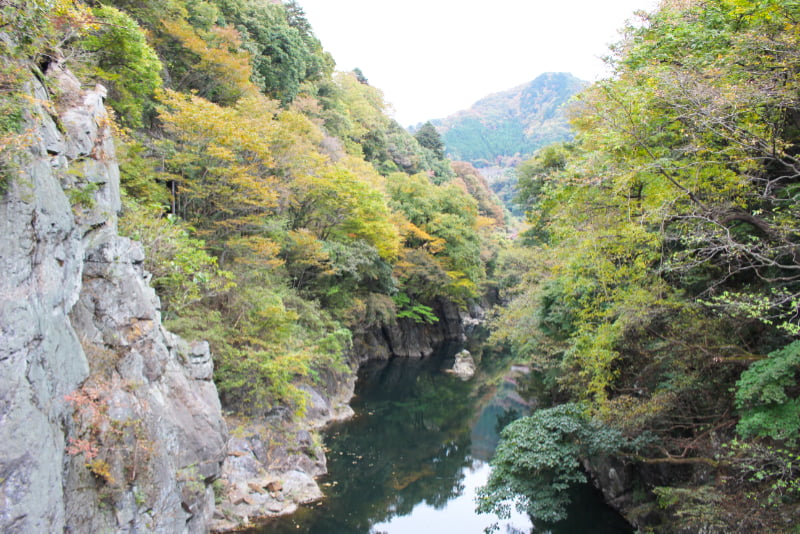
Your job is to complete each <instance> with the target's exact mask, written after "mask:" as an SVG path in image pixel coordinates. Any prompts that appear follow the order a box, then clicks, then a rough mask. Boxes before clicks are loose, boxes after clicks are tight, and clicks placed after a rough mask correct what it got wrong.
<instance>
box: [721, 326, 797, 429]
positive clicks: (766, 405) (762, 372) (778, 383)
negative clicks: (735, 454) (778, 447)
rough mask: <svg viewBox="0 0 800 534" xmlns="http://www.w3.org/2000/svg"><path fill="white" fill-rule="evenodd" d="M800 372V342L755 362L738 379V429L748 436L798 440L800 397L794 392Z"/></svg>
mask: <svg viewBox="0 0 800 534" xmlns="http://www.w3.org/2000/svg"><path fill="white" fill-rule="evenodd" d="M798 372H800V341H795V342H793V343H791V344H789V345H787V346H786V347H784V348H782V349H780V350H777V351H775V352H772V353H770V354H769V356H767V358H765V359H763V360H761V361H757V362H755V363H753V364H752V365H751V366H750V367H749V368H748V369H747V370H746V371H744V372H743V373H742V375H741V377H740V378H739V381H738V382H736V407H737V408H738V409H740V410H741V411H742V416H741V419H740V420H739V424H738V425H737V427H736V430H737V431H738V432H739V434H741V435H742V436H744V437H752V436H757V437H770V438H772V439H775V440H785V441H789V442H790V443H796V442H797V439H798V438H799V437H800V399H798V398H797V397H796V396H794V395H792V394H791V393H790V391H792V390H794V389H795V388H796V386H797V374H798Z"/></svg>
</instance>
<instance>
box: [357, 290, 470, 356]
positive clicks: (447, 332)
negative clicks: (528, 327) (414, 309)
mask: <svg viewBox="0 0 800 534" xmlns="http://www.w3.org/2000/svg"><path fill="white" fill-rule="evenodd" d="M433 310H434V313H435V314H436V316H437V317H438V318H439V321H437V322H435V323H425V322H423V323H418V322H415V321H412V320H411V319H399V320H398V321H397V322H396V323H394V324H392V325H389V326H377V327H373V328H371V329H369V330H366V331H364V332H360V333H357V335H356V336H355V340H354V348H353V352H354V354H355V356H356V358H357V360H358V361H359V362H365V361H368V360H388V359H389V358H391V357H393V356H396V357H401V358H425V357H428V356H430V355H431V354H433V353H434V351H435V350H436V347H438V346H439V345H441V343H443V342H444V341H459V340H460V341H463V340H464V339H466V334H467V331H468V329H469V328H472V327H474V326H475V325H477V324H479V323H480V322H482V318H483V313H484V312H483V310H482V309H481V308H480V307H477V306H476V307H473V309H471V310H469V311H468V312H467V311H464V310H461V309H460V308H459V307H458V306H457V305H456V304H454V303H453V302H450V301H446V300H438V301H436V302H435V303H434V305H433Z"/></svg>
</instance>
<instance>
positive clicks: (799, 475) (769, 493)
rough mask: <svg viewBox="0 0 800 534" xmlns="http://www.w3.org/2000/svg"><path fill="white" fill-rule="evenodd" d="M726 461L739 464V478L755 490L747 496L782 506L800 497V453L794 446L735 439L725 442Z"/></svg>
mask: <svg viewBox="0 0 800 534" xmlns="http://www.w3.org/2000/svg"><path fill="white" fill-rule="evenodd" d="M726 448H727V449H728V451H727V454H726V457H727V458H726V459H727V461H728V462H729V463H730V464H731V465H732V466H733V467H735V468H736V471H737V475H738V478H739V479H740V482H747V483H750V485H751V486H750V487H751V489H753V490H762V491H763V492H764V493H765V494H766V499H764V498H763V497H762V496H761V494H760V493H757V492H756V491H748V493H747V497H748V498H750V499H753V500H755V501H758V502H759V504H760V505H761V506H779V505H781V504H783V503H785V502H796V501H797V500H798V499H800V454H798V451H797V450H796V448H794V447H776V446H772V445H764V444H760V443H749V442H743V441H739V440H736V439H734V440H732V441H731V442H730V443H729V444H726Z"/></svg>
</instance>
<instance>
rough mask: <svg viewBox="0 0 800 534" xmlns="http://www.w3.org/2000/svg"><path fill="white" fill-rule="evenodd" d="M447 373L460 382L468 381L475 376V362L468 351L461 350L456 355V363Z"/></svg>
mask: <svg viewBox="0 0 800 534" xmlns="http://www.w3.org/2000/svg"><path fill="white" fill-rule="evenodd" d="M447 372H448V373H450V374H453V375H455V376H457V377H458V378H460V379H461V380H469V379H470V378H472V377H473V376H475V360H474V359H473V358H472V354H470V353H469V351H468V350H462V351H461V352H459V353H458V354H456V361H455V363H453V367H452V368H451V369H448V370H447Z"/></svg>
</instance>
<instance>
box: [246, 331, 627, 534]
mask: <svg viewBox="0 0 800 534" xmlns="http://www.w3.org/2000/svg"><path fill="white" fill-rule="evenodd" d="M455 349H456V347H447V348H444V349H443V350H442V351H441V353H440V354H438V355H436V356H434V357H432V358H427V359H424V360H402V359H396V360H392V361H390V362H380V363H374V364H370V365H367V366H366V367H364V368H363V369H362V370H361V372H360V375H359V385H358V388H357V396H356V398H355V399H354V400H353V403H352V406H353V408H354V409H355V411H356V417H354V418H353V419H351V420H349V421H347V422H345V423H341V424H337V425H335V426H332V427H331V428H330V429H329V430H328V432H327V433H326V437H325V440H326V445H327V447H328V449H329V450H328V454H327V455H328V469H329V471H330V475H329V476H328V477H327V478H326V479H323V480H322V481H321V482H322V485H323V489H324V491H325V493H326V499H325V501H324V502H322V503H320V504H318V505H312V506H309V507H306V508H301V509H300V510H299V511H298V512H297V513H295V514H294V515H292V516H289V517H286V518H282V519H279V520H274V521H271V522H269V523H266V524H265V525H263V526H262V527H260V528H259V529H256V530H252V531H251V532H252V533H260V534H267V533H269V534H288V533H290V532H291V533H303V534H378V533H386V534H426V533H431V534H433V533H436V534H449V533H453V534H482V533H483V529H484V527H486V526H488V525H489V524H491V523H493V522H494V521H497V518H493V517H490V516H485V515H477V514H475V513H474V490H475V488H476V487H478V486H481V485H482V484H483V483H484V482H485V481H486V477H487V476H488V473H489V467H488V463H487V462H488V460H489V458H490V456H491V454H492V452H493V450H494V447H495V446H496V444H497V430H498V428H500V427H501V426H502V421H505V422H508V421H509V420H511V419H513V418H514V417H515V416H518V415H519V414H521V413H523V412H524V411H525V409H526V408H525V406H524V405H522V404H520V402H519V401H520V399H519V398H518V397H517V396H516V395H514V386H513V380H504V381H501V384H500V385H499V386H491V387H490V386H488V385H483V386H481V385H479V384H480V382H482V380H480V379H479V378H478V379H474V380H472V381H469V382H462V381H461V380H459V379H457V378H455V377H453V376H450V375H448V374H446V373H444V372H442V369H444V368H448V367H449V366H450V365H452V355H453V354H454V353H455ZM499 532H500V533H507V534H523V533H524V534H528V533H531V532H549V533H551V534H567V533H569V534H574V533H587V534H591V533H595V534H628V533H631V532H632V530H631V529H630V527H628V525H627V524H626V523H625V522H624V521H623V520H622V519H621V518H620V517H619V516H618V515H617V514H616V513H614V512H613V511H612V510H611V509H610V508H608V507H607V506H605V504H604V503H603V502H602V500H601V499H600V496H599V495H598V494H597V493H596V492H595V491H594V490H593V488H591V487H590V486H588V485H587V486H586V487H583V488H578V489H577V490H576V492H575V499H574V503H573V506H572V508H571V509H570V515H569V517H568V519H567V520H565V521H563V522H561V523H557V524H547V525H545V524H538V523H537V525H536V526H535V527H534V526H533V525H532V523H531V521H530V519H529V518H528V517H527V516H524V515H521V514H518V515H516V516H514V517H512V518H511V520H510V521H508V522H504V523H501V525H500V530H499Z"/></svg>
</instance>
